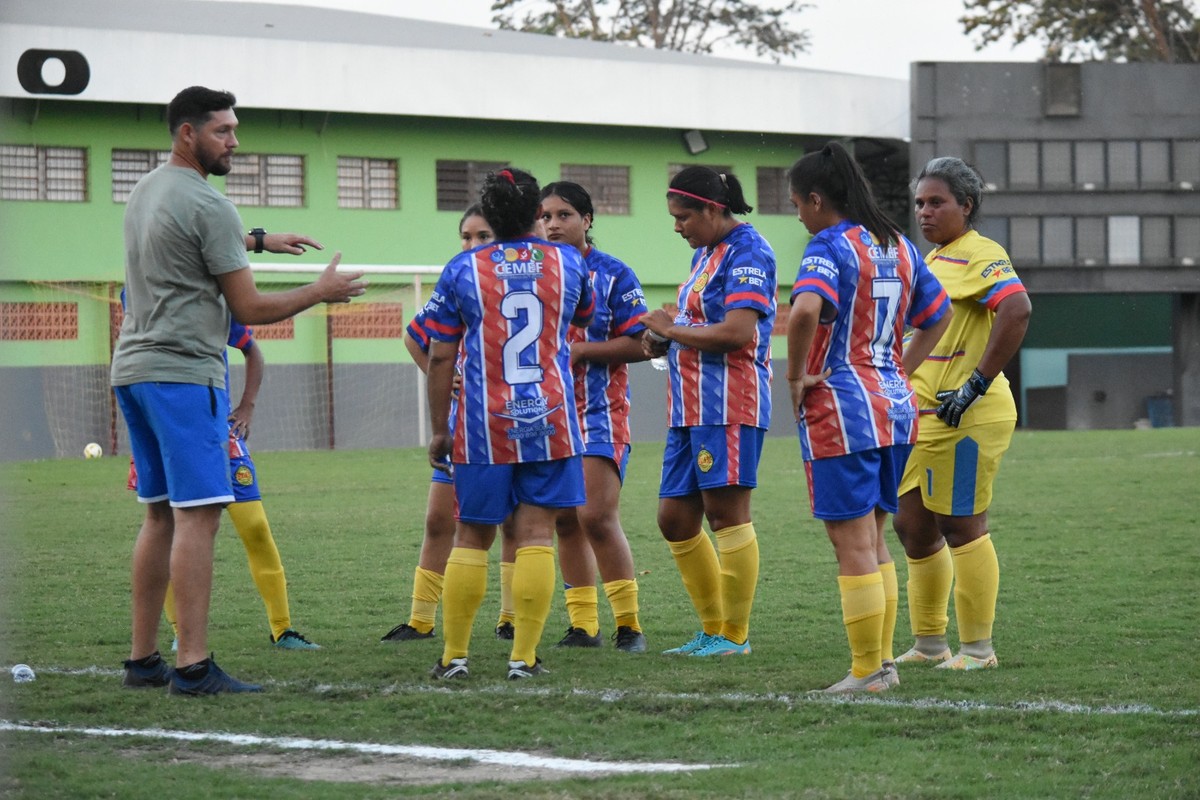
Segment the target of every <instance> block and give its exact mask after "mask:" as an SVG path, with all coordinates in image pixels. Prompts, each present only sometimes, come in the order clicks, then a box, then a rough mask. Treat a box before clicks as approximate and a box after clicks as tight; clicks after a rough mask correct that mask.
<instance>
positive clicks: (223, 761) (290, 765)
mask: <svg viewBox="0 0 1200 800" xmlns="http://www.w3.org/2000/svg"><path fill="white" fill-rule="evenodd" d="M127 755H131V756H135V757H144V756H145V752H144V751H140V752H139V751H135V752H127ZM171 760H172V761H173V762H175V763H178V764H197V765H201V766H205V767H211V768H214V769H238V770H245V771H246V772H251V773H254V774H256V775H261V776H264V777H273V778H274V777H279V778H296V779H298V780H303V781H327V782H330V783H369V784H372V785H378V786H387V785H397V786H400V785H403V786H422V785H434V784H444V783H477V782H480V781H532V780H547V781H549V780H562V779H564V778H573V777H581V776H584V775H586V776H588V777H599V776H600V775H602V774H603V773H599V772H592V771H588V772H569V771H564V770H561V769H545V768H537V767H528V766H521V767H515V766H504V765H501V764H481V763H479V762H478V761H474V760H469V759H464V760H461V761H430V760H428V759H420V758H405V757H403V756H368V755H346V754H343V753H328V754H325V753H321V754H316V753H312V752H287V753H273V752H257V753H214V754H210V753H204V752H199V751H195V750H188V751H183V752H177V753H175V754H174V755H173V757H172V758H171Z"/></svg>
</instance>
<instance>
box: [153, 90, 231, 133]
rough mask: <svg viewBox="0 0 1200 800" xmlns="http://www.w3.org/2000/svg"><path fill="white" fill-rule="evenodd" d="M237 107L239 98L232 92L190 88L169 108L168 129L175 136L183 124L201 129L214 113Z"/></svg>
mask: <svg viewBox="0 0 1200 800" xmlns="http://www.w3.org/2000/svg"><path fill="white" fill-rule="evenodd" d="M235 105H237V98H236V97H234V96H233V93H232V92H222V91H217V90H216V89H207V88H205V87H203V86H189V87H188V88H186V89H184V90H183V91H182V92H180V93H179V94H177V95H175V98H174V99H173V100H171V103H170V105H168V106H167V128H168V129H169V130H170V131H171V135H172V136H174V135H175V134H176V133H177V132H178V131H179V128H180V126H181V125H183V123H185V122H187V123H189V124H191V125H192V127H195V128H199V127H200V126H202V125H203V124H204V123H205V122H208V117H209V115H210V114H212V112H214V111H224V110H225V109H227V108H233V107H234V106H235Z"/></svg>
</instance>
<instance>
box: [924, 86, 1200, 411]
mask: <svg viewBox="0 0 1200 800" xmlns="http://www.w3.org/2000/svg"><path fill="white" fill-rule="evenodd" d="M912 74H913V80H912V129H911V130H912V165H913V171H914V172H917V171H919V170H920V167H921V165H922V164H924V163H925V162H926V161H927V160H928V159H929V158H931V157H933V156H935V155H958V156H961V157H963V158H966V159H967V160H969V161H972V162H973V163H974V164H975V165H976V166H978V167H979V168H980V171H981V172H982V173H983V176H984V179H985V180H986V181H987V182H988V188H989V192H988V194H987V195H985V198H984V202H983V206H982V216H983V219H982V220H981V222H980V225H979V228H980V231H981V232H982V233H983V234H984V235H986V236H989V237H991V238H993V239H996V240H997V241H999V242H1000V243H1002V244H1003V245H1004V246H1005V247H1006V248H1007V250H1008V251H1009V254H1010V255H1011V256H1012V260H1013V263H1014V264H1015V265H1016V267H1017V272H1018V274H1019V275H1020V276H1021V279H1022V281H1023V282H1024V283H1025V285H1026V287H1027V288H1028V289H1029V292H1030V295H1031V297H1032V299H1033V306H1034V313H1033V318H1032V321H1031V326H1030V331H1029V335H1028V336H1027V337H1026V340H1025V346H1024V349H1023V351H1022V355H1021V358H1020V361H1019V363H1017V364H1014V365H1013V366H1012V367H1011V368H1010V369H1008V370H1006V372H1009V373H1011V374H1010V377H1015V378H1016V379H1017V383H1018V385H1019V386H1020V387H1021V388H1022V394H1023V395H1024V402H1023V403H1022V408H1023V410H1024V424H1026V425H1030V426H1033V427H1052V428H1125V427H1130V426H1132V425H1134V424H1135V423H1136V422H1137V421H1138V420H1143V422H1142V424H1146V422H1150V423H1152V424H1156V425H1158V424H1170V423H1171V422H1174V423H1176V424H1182V425H1200V104H1198V103H1197V99H1198V98H1200V93H1198V87H1200V65H1197V64H1188V65H1172V64H1110V63H1088V64H986V63H969V64H968V63H921V64H916V65H914V66H913V73H912Z"/></svg>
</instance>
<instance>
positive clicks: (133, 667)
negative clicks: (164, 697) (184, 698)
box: [121, 650, 172, 689]
mask: <svg viewBox="0 0 1200 800" xmlns="http://www.w3.org/2000/svg"><path fill="white" fill-rule="evenodd" d="M147 659H151V663H150V664H148V665H143V664H139V663H138V662H137V661H126V662H125V677H124V679H123V680H122V681H121V684H122V685H123V686H125V687H126V688H127V689H161V688H162V687H164V686H166V685H167V683H168V682H169V681H170V680H171V672H172V670H171V668H170V667H169V666H167V662H166V661H163V658H162V656H160V655H159V654H158V651H157V650H155V651H154V652H153V653H152V654H151V655H149V656H147V657H146V658H144V659H141V660H142V661H146V660H147Z"/></svg>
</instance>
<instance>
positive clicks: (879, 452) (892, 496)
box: [804, 444, 912, 520]
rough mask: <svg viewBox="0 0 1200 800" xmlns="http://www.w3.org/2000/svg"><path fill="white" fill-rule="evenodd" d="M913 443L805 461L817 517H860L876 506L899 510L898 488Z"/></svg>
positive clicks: (812, 505) (886, 509) (813, 509)
mask: <svg viewBox="0 0 1200 800" xmlns="http://www.w3.org/2000/svg"><path fill="white" fill-rule="evenodd" d="M911 451H912V445H910V444H896V445H892V446H891V447H878V448H876V449H874V450H863V451H861V452H858V453H851V454H850V455H846V456H834V457H833V458H818V459H817V460H815V461H805V462H804V474H805V476H806V477H807V478H808V502H809V505H810V506H811V507H812V513H813V516H814V517H816V518H817V519H828V520H843V519H858V518H859V517H862V516H866V515H867V514H870V513H871V512H872V511H874V510H875V509H876V508H877V507H878V508H882V509H883V510H884V511H887V512H888V513H890V514H895V513H896V508H897V506H898V504H897V497H898V495H897V491H896V490H897V488H898V487H899V486H900V478H901V477H902V476H903V475H904V465H905V463H906V462H907V461H908V454H909V453H910V452H911Z"/></svg>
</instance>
